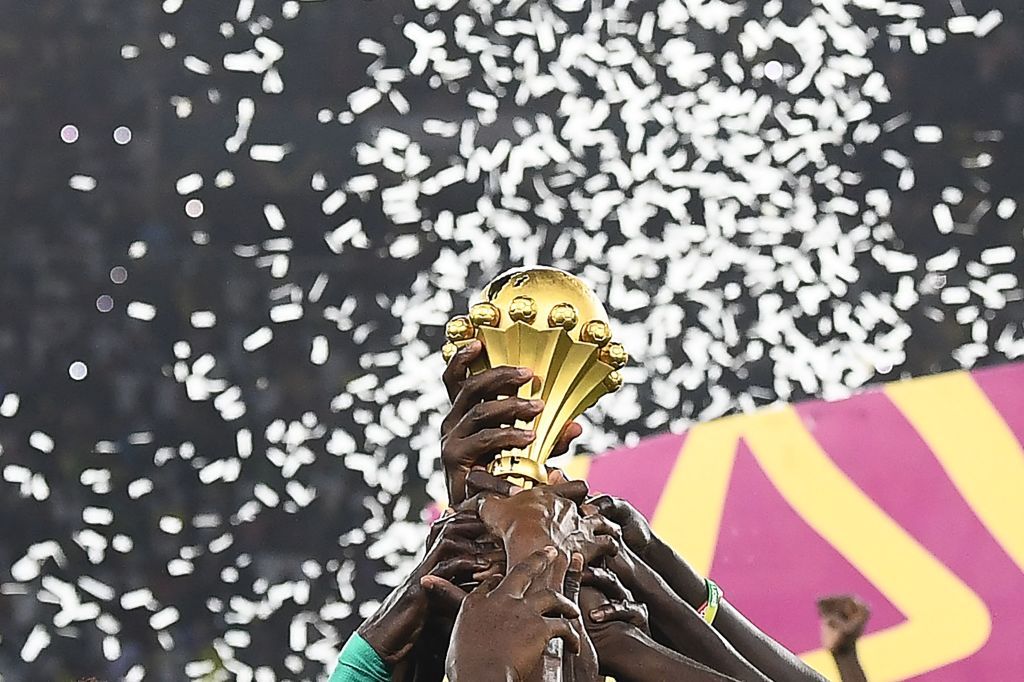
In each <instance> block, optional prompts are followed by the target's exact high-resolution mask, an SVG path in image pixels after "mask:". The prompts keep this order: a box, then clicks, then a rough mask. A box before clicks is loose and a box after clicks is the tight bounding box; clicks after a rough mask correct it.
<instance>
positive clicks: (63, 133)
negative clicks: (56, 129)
mask: <svg viewBox="0 0 1024 682" xmlns="http://www.w3.org/2000/svg"><path fill="white" fill-rule="evenodd" d="M60 139H61V140H63V141H64V142H66V143H67V144H74V143H75V142H78V127H77V126H74V125H72V124H70V123H69V124H67V125H66V126H64V127H63V128H61V129H60Z"/></svg>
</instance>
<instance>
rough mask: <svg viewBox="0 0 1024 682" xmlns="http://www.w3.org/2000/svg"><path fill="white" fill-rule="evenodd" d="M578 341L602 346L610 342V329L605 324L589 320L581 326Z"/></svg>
mask: <svg viewBox="0 0 1024 682" xmlns="http://www.w3.org/2000/svg"><path fill="white" fill-rule="evenodd" d="M580 340H581V341H585V342H587V343H594V344H597V345H598V346H603V345H604V344H606V343H608V342H609V341H611V340H612V330H611V327H609V326H608V323H607V322H602V321H601V320H591V321H590V322H587V323H586V324H585V325H583V329H582V330H580Z"/></svg>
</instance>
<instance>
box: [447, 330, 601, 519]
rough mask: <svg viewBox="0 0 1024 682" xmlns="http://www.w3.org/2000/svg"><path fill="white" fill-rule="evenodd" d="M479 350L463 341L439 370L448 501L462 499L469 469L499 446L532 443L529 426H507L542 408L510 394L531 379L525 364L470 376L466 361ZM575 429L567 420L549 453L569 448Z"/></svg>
mask: <svg viewBox="0 0 1024 682" xmlns="http://www.w3.org/2000/svg"><path fill="white" fill-rule="evenodd" d="M482 352H483V344H482V343H480V342H479V341H473V342H471V343H469V344H467V345H466V346H464V347H463V348H462V349H461V350H459V352H458V353H456V354H455V355H454V356H453V357H452V359H451V361H450V362H449V363H448V367H447V369H446V370H445V372H444V384H445V387H446V388H447V390H448V397H449V398H450V399H451V400H452V409H451V411H450V412H449V413H448V416H447V417H445V419H444V421H443V422H442V424H441V438H442V440H441V461H442V463H443V465H444V470H445V477H446V480H447V483H448V497H449V502H450V503H451V504H452V505H457V504H459V503H460V502H462V501H463V500H464V499H465V498H466V489H465V482H466V476H467V474H468V473H469V471H470V469H472V468H473V467H474V466H477V465H485V464H487V463H489V462H490V461H491V460H492V459H494V457H495V456H496V455H497V454H498V453H500V452H501V451H503V450H508V449H511V448H521V447H526V446H527V445H529V444H530V443H532V442H533V440H534V438H535V434H534V432H533V431H528V430H525V429H517V428H513V427H512V426H510V425H511V424H514V423H515V422H516V420H529V419H533V418H534V417H536V416H537V415H538V414H540V412H541V410H542V409H543V407H544V403H543V401H540V400H524V399H522V398H517V397H514V396H515V394H516V392H517V391H518V390H519V387H520V386H522V385H523V384H525V383H526V382H528V381H530V380H531V379H532V378H533V372H531V371H530V370H529V369H527V368H524V367H495V368H492V369H489V370H485V371H483V372H480V373H479V374H475V375H473V376H469V366H470V364H471V363H472V362H473V361H474V360H475V359H476V358H477V357H479V355H480V353H482ZM499 396H512V397H505V398H499ZM580 433H582V429H581V428H580V426H579V425H578V424H575V423H569V424H567V425H566V427H565V429H564V430H563V431H562V434H561V436H560V438H559V441H558V443H557V444H556V445H555V448H554V451H553V453H552V456H556V455H559V454H562V453H563V452H566V451H568V449H569V444H570V443H571V442H572V440H573V439H575V438H576V437H578V436H579V435H580Z"/></svg>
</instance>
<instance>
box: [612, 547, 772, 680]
mask: <svg viewBox="0 0 1024 682" xmlns="http://www.w3.org/2000/svg"><path fill="white" fill-rule="evenodd" d="M606 561H607V565H608V568H609V569H610V570H611V571H612V572H613V573H615V574H616V575H617V576H618V577H619V578H620V579H621V580H622V584H623V585H624V586H625V587H626V588H627V589H628V590H630V592H632V594H633V595H635V596H636V598H637V599H639V600H640V601H641V602H643V603H644V604H646V605H647V608H648V609H649V610H650V613H651V616H652V620H653V621H654V622H655V623H657V624H658V632H660V633H661V634H663V635H664V637H665V639H666V640H667V644H669V645H671V647H672V649H673V650H675V651H677V652H678V653H680V654H682V655H683V656H685V657H687V658H690V659H693V660H695V661H698V662H700V663H702V664H703V665H705V666H707V667H709V668H711V669H712V670H715V671H718V672H719V673H722V674H725V675H727V676H729V677H733V678H735V679H737V680H742V681H743V682H769V678H768V677H766V676H765V675H763V674H762V673H761V672H760V671H759V670H758V669H757V668H755V667H754V666H753V665H751V664H750V663H749V662H748V661H747V660H746V659H744V658H743V656H741V655H740V654H739V653H738V652H737V651H736V649H734V648H733V647H732V645H731V644H729V642H728V641H726V639H725V638H724V637H722V636H721V635H720V634H719V633H718V632H717V631H716V630H715V629H714V628H713V627H711V625H709V624H708V623H707V622H706V621H705V620H704V618H703V617H702V616H701V615H700V614H698V613H697V611H696V610H695V609H694V608H693V607H691V606H690V605H689V604H687V603H686V602H684V601H683V600H682V599H680V598H679V597H678V596H677V595H676V593H675V592H673V591H672V589H671V588H670V587H669V586H668V585H667V584H666V583H665V581H664V580H662V579H661V577H660V576H659V575H658V574H657V573H655V572H654V570H653V569H652V568H651V567H650V566H648V565H647V564H645V563H644V562H643V561H641V560H640V558H639V557H637V556H636V555H635V554H634V553H633V552H632V550H630V549H629V548H628V547H626V546H622V545H620V546H619V551H618V554H616V555H615V556H614V557H610V558H608V559H607V560H606ZM780 679H785V678H780Z"/></svg>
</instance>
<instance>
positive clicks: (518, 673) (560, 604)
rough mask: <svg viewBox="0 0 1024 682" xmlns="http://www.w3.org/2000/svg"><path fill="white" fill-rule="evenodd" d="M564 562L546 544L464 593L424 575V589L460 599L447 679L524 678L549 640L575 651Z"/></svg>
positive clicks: (573, 610)
mask: <svg viewBox="0 0 1024 682" xmlns="http://www.w3.org/2000/svg"><path fill="white" fill-rule="evenodd" d="M568 567H569V556H568V554H565V553H562V552H559V551H558V550H557V549H555V548H554V547H546V548H544V549H541V550H539V551H537V552H534V553H533V554H531V555H530V556H529V557H527V558H526V559H525V560H524V561H522V562H520V563H518V564H516V565H515V566H513V567H512V569H511V570H510V571H509V573H508V575H507V576H506V577H505V578H504V579H501V580H498V579H497V578H492V579H490V580H488V581H486V582H484V583H482V584H481V585H480V586H479V587H477V588H476V589H475V590H473V591H472V592H471V593H469V595H468V596H467V595H466V594H465V593H464V592H463V591H462V590H460V589H459V588H458V587H457V586H456V585H454V584H452V583H451V582H450V581H447V580H445V579H443V578H441V577H439V576H426V577H424V578H423V579H422V580H421V583H422V585H423V586H424V587H425V588H426V589H428V590H430V591H432V592H434V593H435V594H437V595H438V596H439V597H440V598H441V599H445V600H449V601H452V602H455V603H458V602H460V601H461V603H462V608H461V609H460V611H459V616H458V618H457V619H456V621H455V629H454V630H453V632H452V641H451V646H450V647H449V650H448V661H447V666H446V667H447V670H448V678H449V679H450V680H451V681H452V682H458V681H459V680H472V681H483V680H486V681H491V680H507V681H510V682H512V681H519V680H523V679H525V678H526V677H528V676H529V675H530V674H531V673H532V672H533V671H534V670H535V669H536V668H537V666H538V664H539V663H540V661H541V657H542V655H543V653H544V649H545V648H546V647H547V644H548V642H549V641H551V640H552V639H561V640H562V641H563V642H564V645H565V647H566V649H567V650H568V651H570V652H572V653H573V654H576V653H578V652H579V650H580V636H579V634H578V633H577V632H576V631H575V630H574V629H573V627H572V624H571V621H573V620H575V619H577V618H579V616H580V613H579V610H578V608H577V607H576V605H575V604H574V603H572V601H570V600H569V599H568V598H566V596H565V595H564V594H562V588H563V585H564V584H565V577H566V571H567V569H568Z"/></svg>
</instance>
